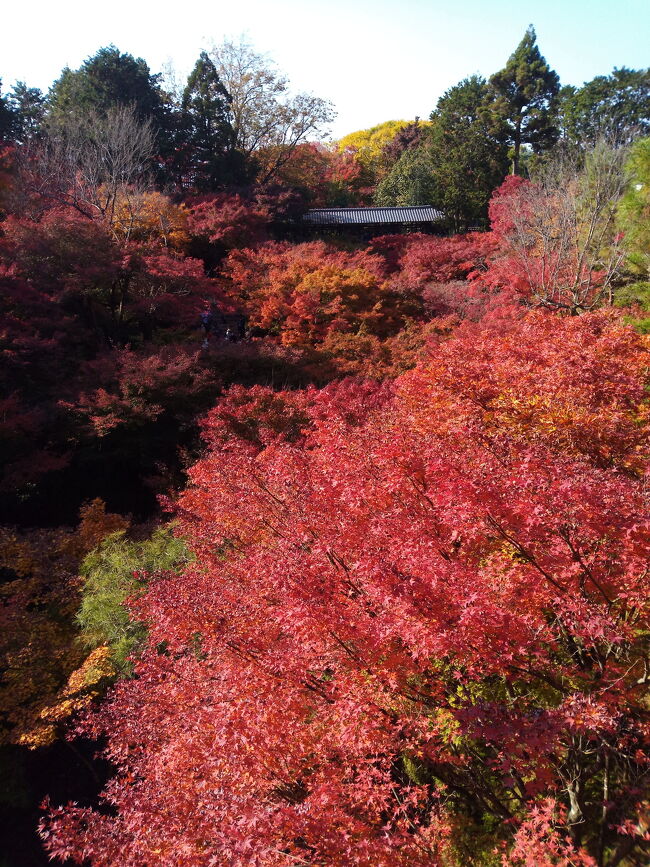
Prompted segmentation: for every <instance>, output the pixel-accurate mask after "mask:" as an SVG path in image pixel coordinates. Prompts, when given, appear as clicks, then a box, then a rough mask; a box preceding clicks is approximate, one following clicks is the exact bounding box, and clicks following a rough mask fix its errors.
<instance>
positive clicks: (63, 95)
mask: <svg viewBox="0 0 650 867" xmlns="http://www.w3.org/2000/svg"><path fill="white" fill-rule="evenodd" d="M159 79H160V76H159V75H152V74H151V72H150V70H149V67H148V65H147V63H146V62H145V61H144V60H143V59H142V58H141V57H139V58H137V59H136V58H135V57H133V55H131V54H122V53H121V52H120V50H119V49H118V48H116V47H115V46H114V45H109V46H107V47H106V48H100V49H99V51H98V52H97V53H96V54H95V55H94V56H93V57H89V58H88V60H86V61H84V63H83V64H82V65H81V67H80V68H79V69H76V70H72V69H70V68H66V69H64V70H63V72H62V73H61V76H60V78H59V79H58V80H57V81H55V82H54V84H53V85H52V88H51V89H50V92H49V94H48V101H49V106H50V116H51V117H53V118H56V117H57V116H58V115H61V114H70V113H83V112H87V111H96V112H98V113H99V114H104V113H105V112H106V111H108V109H109V108H112V107H113V106H116V105H123V106H133V107H134V108H135V111H136V114H137V116H138V117H139V119H140V120H149V119H151V120H153V121H154V122H156V124H157V125H161V121H162V119H163V115H164V113H165V101H166V100H165V95H164V94H163V92H162V90H161V88H160V85H159Z"/></svg>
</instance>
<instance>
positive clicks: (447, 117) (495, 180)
mask: <svg viewBox="0 0 650 867" xmlns="http://www.w3.org/2000/svg"><path fill="white" fill-rule="evenodd" d="M487 95H488V88H487V84H486V82H485V79H484V78H482V77H481V76H479V75H472V76H471V77H469V78H466V79H465V80H464V81H461V82H460V83H459V84H457V85H456V86H455V87H452V88H450V89H449V90H448V91H447V92H446V93H445V94H443V96H442V97H441V98H440V100H439V101H438V105H437V107H436V110H435V111H434V112H432V114H431V120H432V121H433V125H432V128H431V132H430V135H429V140H428V144H427V149H428V152H429V154H430V156H431V164H432V168H433V175H434V181H435V186H436V189H437V193H436V204H437V205H438V206H439V207H440V208H442V210H443V211H444V213H445V214H446V215H447V217H448V218H449V220H450V221H451V222H452V223H453V226H454V229H455V231H457V232H458V231H462V230H463V229H467V228H468V226H470V225H472V224H473V223H476V222H478V221H485V220H486V219H487V206H488V202H489V199H490V195H491V193H492V191H493V190H494V189H495V187H497V186H499V184H500V183H501V181H502V180H503V178H504V176H505V174H506V173H507V171H508V154H507V148H506V143H505V142H506V137H507V129H506V125H505V124H504V123H501V124H496V125H493V124H490V123H488V121H487V120H486V117H485V113H484V112H482V111H481V109H482V108H483V106H484V105H485V102H486V99H487Z"/></svg>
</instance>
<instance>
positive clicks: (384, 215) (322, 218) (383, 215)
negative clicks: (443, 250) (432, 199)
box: [303, 205, 445, 226]
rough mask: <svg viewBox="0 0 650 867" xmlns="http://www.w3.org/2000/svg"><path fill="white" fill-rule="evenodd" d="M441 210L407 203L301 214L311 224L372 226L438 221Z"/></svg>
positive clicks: (319, 210)
mask: <svg viewBox="0 0 650 867" xmlns="http://www.w3.org/2000/svg"><path fill="white" fill-rule="evenodd" d="M444 218H445V215H444V214H443V213H442V211H439V210H438V209H437V208H434V207H433V206H432V205H409V206H407V207H402V208H315V209H312V210H311V211H307V213H306V214H305V215H304V216H303V220H304V222H305V223H309V224H310V225H312V226H347V225H353V224H357V225H363V226H372V225H377V224H381V223H438V222H440V221H441V220H444Z"/></svg>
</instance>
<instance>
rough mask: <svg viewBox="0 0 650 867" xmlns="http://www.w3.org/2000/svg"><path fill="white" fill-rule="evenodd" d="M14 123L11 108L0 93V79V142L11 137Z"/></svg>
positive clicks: (0, 92) (0, 83)
mask: <svg viewBox="0 0 650 867" xmlns="http://www.w3.org/2000/svg"><path fill="white" fill-rule="evenodd" d="M14 123H15V117H14V113H13V111H12V110H11V106H10V104H9V100H8V99H7V97H6V96H3V95H2V81H1V80H0V144H1V143H2V142H4V141H10V140H11V139H12V137H13V132H14Z"/></svg>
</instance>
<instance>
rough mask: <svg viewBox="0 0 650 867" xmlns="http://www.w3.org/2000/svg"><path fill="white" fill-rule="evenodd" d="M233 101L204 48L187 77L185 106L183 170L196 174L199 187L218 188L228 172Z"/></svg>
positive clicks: (195, 184)
mask: <svg viewBox="0 0 650 867" xmlns="http://www.w3.org/2000/svg"><path fill="white" fill-rule="evenodd" d="M231 102H232V100H231V97H230V94H229V93H228V91H227V90H226V88H225V87H224V86H223V84H222V83H221V79H220V78H219V74H218V73H217V70H216V68H215V65H214V63H213V62H212V60H210V58H209V57H208V55H207V54H206V52H205V51H202V52H201V55H200V57H199V59H198V60H197V62H196V65H195V66H194V69H193V70H192V73H191V74H190V76H189V78H188V80H187V86H186V88H185V91H184V93H183V101H182V106H181V109H182V121H181V138H182V142H181V147H180V150H181V153H183V152H184V155H185V159H182V163H183V170H184V172H185V173H190V174H191V175H192V176H193V185H194V186H196V187H197V188H198V189H202V190H214V189H217V188H218V187H219V186H220V185H222V183H223V181H224V180H225V178H226V176H227V175H228V168H229V165H230V162H231V160H230V159H229V154H230V152H231V151H232V149H233V144H234V137H233V129H232V125H231V122H230V121H231Z"/></svg>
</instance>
